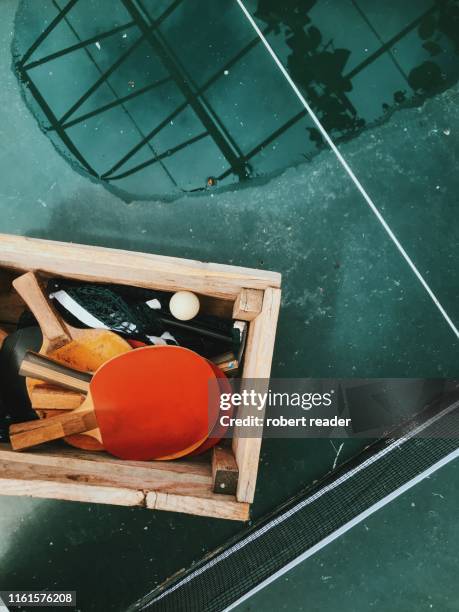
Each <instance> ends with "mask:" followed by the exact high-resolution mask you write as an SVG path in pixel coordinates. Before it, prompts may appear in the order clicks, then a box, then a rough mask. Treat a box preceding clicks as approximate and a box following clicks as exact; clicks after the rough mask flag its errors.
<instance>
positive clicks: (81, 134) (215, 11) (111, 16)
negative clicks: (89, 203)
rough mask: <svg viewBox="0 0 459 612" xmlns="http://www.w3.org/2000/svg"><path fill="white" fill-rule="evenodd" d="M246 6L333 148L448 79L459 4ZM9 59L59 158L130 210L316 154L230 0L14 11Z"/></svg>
mask: <svg viewBox="0 0 459 612" xmlns="http://www.w3.org/2000/svg"><path fill="white" fill-rule="evenodd" d="M247 5H248V8H249V9H250V10H251V12H252V14H253V15H254V16H255V17H256V19H257V21H258V24H259V25H260V27H261V28H262V30H263V32H264V33H265V34H266V36H267V38H268V40H269V42H270V43H271V45H272V46H273V48H274V49H275V51H276V52H277V53H278V55H279V57H280V58H281V60H282V61H283V63H284V65H285V66H287V67H288V70H289V72H290V74H291V76H292V77H293V78H294V79H295V81H296V83H297V84H298V85H299V86H300V88H301V90H302V92H303V93H304V94H305V96H306V97H307V99H308V100H309V101H310V103H311V105H312V107H313V108H314V110H315V112H316V113H317V115H318V116H319V118H320V119H321V121H322V123H323V125H324V126H325V128H326V129H327V130H328V131H329V132H330V134H331V135H332V136H333V137H334V138H335V139H336V140H339V139H343V138H346V139H348V138H352V137H353V136H354V135H355V134H357V133H359V132H360V131H361V130H362V129H364V128H365V127H366V126H368V125H372V124H374V123H375V122H378V121H384V120H386V119H388V118H389V117H390V115H391V112H392V111H393V110H394V109H397V108H399V107H400V106H402V105H406V104H410V103H414V104H419V103H421V102H422V101H423V99H424V98H425V97H426V96H428V95H431V94H432V93H435V92H438V91H439V90H441V89H444V88H446V87H448V85H450V84H451V83H452V82H454V81H455V80H456V79H457V77H458V75H459V62H458V58H457V49H458V45H459V35H458V32H459V28H457V27H455V25H457V20H458V19H459V15H458V13H459V8H458V4H457V2H455V1H449V2H442V3H438V2H432V1H431V0H416V1H414V0H413V1H409V2H405V3H403V5H400V4H399V3H396V2H394V1H393V0H392V1H391V2H387V3H384V4H383V5H381V3H379V2H375V1H372V0H345V1H344V2H341V3H339V4H337V3H334V2H333V3H332V2H330V1H327V0H291V1H289V2H285V3H282V4H281V5H279V2H277V1H275V0H258V1H256V0H248V1H247ZM13 51H14V56H15V59H16V63H15V69H16V71H17V73H18V75H19V77H20V79H21V80H22V81H23V84H24V94H25V96H26V99H27V101H28V103H29V105H30V107H31V108H32V110H33V112H34V114H35V116H36V117H37V119H38V121H39V122H40V125H41V126H42V127H43V129H44V130H45V131H46V132H47V134H48V135H49V137H50V138H51V139H52V141H53V143H54V144H55V146H56V147H57V149H58V150H59V151H60V152H61V153H62V154H63V155H65V156H66V157H67V158H68V159H69V161H71V162H72V163H73V164H74V165H75V166H76V167H77V168H79V169H80V170H81V171H82V172H84V173H86V174H89V175H92V176H93V177H95V178H96V179H101V180H102V181H103V183H104V184H105V185H110V186H111V187H113V188H116V189H118V190H120V191H121V192H125V194H126V196H127V197H130V198H134V197H135V198H137V199H139V198H151V197H158V198H162V199H170V198H174V197H178V196H179V195H180V194H181V193H183V192H195V191H196V192H199V191H201V190H204V189H206V188H209V187H214V186H215V185H219V186H225V185H231V184H233V183H235V182H239V181H241V180H246V179H247V178H253V177H256V176H266V175H270V174H271V173H274V172H276V171H279V170H281V169H283V168H286V167H288V166H291V165H296V164H298V163H301V162H304V161H305V160H310V159H311V157H312V156H313V155H315V153H316V152H317V151H318V149H320V148H321V147H322V146H323V143H322V139H321V137H320V135H319V133H318V132H317V130H316V129H315V128H314V126H313V124H312V122H311V121H310V119H309V118H308V117H306V116H305V111H304V109H303V107H302V106H301V105H300V104H299V102H298V100H297V99H296V98H295V96H294V95H293V93H292V91H291V89H290V87H289V85H288V84H287V83H286V82H285V79H284V78H283V76H282V75H281V74H280V73H279V71H278V69H277V68H276V67H275V65H274V64H273V62H272V60H271V59H270V57H269V56H268V54H267V53H266V50H265V49H264V48H263V46H262V44H261V43H260V41H259V39H258V37H257V36H256V35H255V33H254V32H253V30H252V28H251V27H250V24H249V23H248V22H247V20H246V18H245V17H244V15H243V14H242V12H241V10H240V9H239V7H238V5H237V3H236V2H234V1H232V0H231V1H230V0H225V1H223V2H218V3H217V2H214V1H213V0H196V1H195V2H193V3H187V2H184V1H183V0H174V1H172V0H168V1H162V2H153V0H143V1H140V0H128V1H125V2H121V1H118V0H116V1H114V2H112V3H111V4H110V11H107V10H106V8H104V6H103V4H102V3H95V4H93V3H89V2H81V1H79V2H74V1H70V2H69V3H66V2H64V0H53V1H52V2H48V3H45V4H42V3H40V5H38V4H37V3H30V2H27V1H23V2H22V3H21V4H20V7H19V9H18V13H17V18H16V28H15V39H14V43H13Z"/></svg>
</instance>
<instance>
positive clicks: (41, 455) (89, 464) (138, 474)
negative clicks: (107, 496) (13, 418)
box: [0, 445, 212, 495]
mask: <svg viewBox="0 0 459 612" xmlns="http://www.w3.org/2000/svg"><path fill="white" fill-rule="evenodd" d="M2 446H6V445H2ZM7 448H9V447H7ZM0 465H1V466H2V470H3V471H6V469H7V468H8V470H9V471H10V472H11V473H12V475H14V477H15V478H17V479H21V478H23V479H30V480H33V479H34V478H35V476H37V477H38V478H39V479H40V480H43V479H45V480H58V479H61V480H62V481H66V480H68V481H69V482H75V481H78V480H80V481H91V482H93V483H94V484H95V485H100V486H114V487H118V486H121V487H124V488H128V489H142V490H155V491H166V492H171V493H176V492H183V493H185V494H193V495H195V494H197V495H207V493H208V492H209V491H211V489H212V473H211V466H210V463H196V464H194V463H192V462H182V464H181V465H179V464H178V462H174V463H172V462H169V461H152V462H145V461H122V460H120V459H115V458H113V457H109V456H108V455H106V454H105V453H85V452H84V451H77V450H76V449H70V448H69V449H65V448H64V447H58V448H55V449H53V450H47V451H44V450H41V451H34V452H22V453H16V452H13V451H11V450H0ZM2 470H0V474H1V473H2ZM13 473H14V474H13ZM0 493H1V491H0Z"/></svg>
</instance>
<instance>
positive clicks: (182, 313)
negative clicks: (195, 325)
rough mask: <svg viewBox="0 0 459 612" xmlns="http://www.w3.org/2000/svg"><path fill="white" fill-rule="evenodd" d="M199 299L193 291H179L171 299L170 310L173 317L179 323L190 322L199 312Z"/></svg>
mask: <svg viewBox="0 0 459 612" xmlns="http://www.w3.org/2000/svg"><path fill="white" fill-rule="evenodd" d="M199 306H200V304H199V298H198V296H197V295H195V294H194V293H191V291H177V293H174V295H173V296H172V297H171V301H170V302H169V310H170V311H171V314H172V316H173V317H175V318H176V319H178V320H179V321H189V320H190V319H194V317H195V316H196V315H197V314H198V312H199Z"/></svg>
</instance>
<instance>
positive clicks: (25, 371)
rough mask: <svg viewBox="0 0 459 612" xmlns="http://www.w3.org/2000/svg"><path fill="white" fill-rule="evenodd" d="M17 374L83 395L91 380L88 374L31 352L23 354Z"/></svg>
mask: <svg viewBox="0 0 459 612" xmlns="http://www.w3.org/2000/svg"><path fill="white" fill-rule="evenodd" d="M19 374H20V375H21V376H28V377H30V378H37V379H38V380H42V381H44V382H47V383H51V384H55V385H59V386H61V387H65V388H66V389H71V390H72V391H82V392H83V393H87V392H88V391H89V383H90V382H91V380H92V374H90V373H88V372H80V371H79V370H74V369H73V368H70V367H69V366H66V365H64V364H63V363H60V362H59V361H55V360H54V359H50V358H49V357H45V356H44V355H39V354H38V353H33V352H32V351H27V353H26V354H25V356H24V359H23V361H22V363H21V367H20V369H19Z"/></svg>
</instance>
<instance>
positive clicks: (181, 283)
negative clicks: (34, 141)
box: [0, 234, 281, 300]
mask: <svg viewBox="0 0 459 612" xmlns="http://www.w3.org/2000/svg"><path fill="white" fill-rule="evenodd" d="M0 266H3V267H11V268H15V269H18V270H21V271H23V270H30V269H33V270H41V271H43V272H45V273H48V274H52V275H57V276H66V277H68V278H75V279H80V280H88V281H99V282H111V283H118V284H123V285H133V286H137V287H155V288H156V289H160V290H161V289H162V290H165V291H178V290H181V289H188V290H191V291H196V292H197V293H202V294H204V295H211V296H215V297H221V298H225V299H233V300H234V299H236V297H237V296H238V295H239V293H240V291H241V289H243V288H245V287H247V288H252V289H266V288H267V287H279V286H280V281H281V276H280V274H278V273H276V272H266V271H263V270H252V269H250V268H240V267H237V266H227V265H223V264H214V263H204V262H199V261H193V260H187V259H179V258H174V257H165V256H161V255H152V254H149V253H135V252H132V251H123V250H119V249H108V248H105V247H96V246H88V245H80V244H73V243H72V244H69V243H61V242H54V241H48V240H38V239H34V238H26V237H23V236H11V235H7V234H0Z"/></svg>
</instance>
